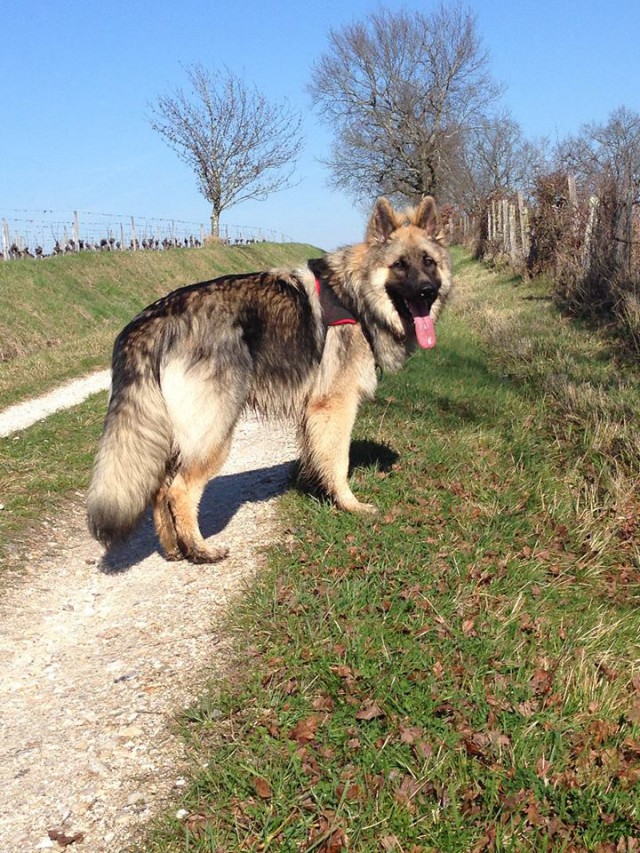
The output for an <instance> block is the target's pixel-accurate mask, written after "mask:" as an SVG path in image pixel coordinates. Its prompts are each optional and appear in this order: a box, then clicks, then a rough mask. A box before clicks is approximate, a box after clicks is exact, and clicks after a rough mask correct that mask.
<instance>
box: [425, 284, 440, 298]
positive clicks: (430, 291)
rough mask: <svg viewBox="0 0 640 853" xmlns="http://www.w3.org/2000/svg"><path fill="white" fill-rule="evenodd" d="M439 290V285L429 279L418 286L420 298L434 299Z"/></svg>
mask: <svg viewBox="0 0 640 853" xmlns="http://www.w3.org/2000/svg"><path fill="white" fill-rule="evenodd" d="M439 290H440V285H439V284H438V283H437V282H434V281H430V282H428V283H426V284H423V285H422V287H421V288H420V296H421V297H422V299H435V298H436V296H437V295H438V291H439Z"/></svg>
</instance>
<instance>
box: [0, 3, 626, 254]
mask: <svg viewBox="0 0 640 853" xmlns="http://www.w3.org/2000/svg"><path fill="white" fill-rule="evenodd" d="M384 5H386V6H387V7H388V8H391V9H400V8H405V9H419V10H422V11H428V10H429V9H430V8H433V4H432V3H430V2H422V3H415V2H406V3H398V2H395V0H389V2H388V3H386V4H384ZM468 5H469V8H471V9H472V10H473V11H475V12H476V14H477V22H478V29H479V33H480V35H481V37H482V39H483V43H484V46H485V47H486V48H487V49H488V51H489V54H490V68H491V71H492V73H493V76H494V77H495V78H496V79H497V80H498V81H501V82H503V83H504V84H506V86H507V90H506V93H505V95H504V103H505V105H506V106H507V107H508V108H509V109H510V110H511V111H512V113H513V116H514V118H515V119H516V120H517V121H518V122H519V123H520V124H521V125H522V127H523V130H524V132H525V134H526V135H527V136H528V137H530V138H538V137H542V136H546V137H549V138H550V139H551V141H555V140H556V139H558V138H563V137H565V136H567V135H568V134H570V133H574V132H576V131H578V129H579V128H580V126H581V125H582V124H583V123H585V122H589V121H603V120H605V119H606V117H607V115H608V114H609V113H610V112H611V111H612V110H613V109H615V108H616V107H618V106H621V105H625V106H627V107H628V108H629V109H631V110H634V111H638V112H640V46H639V42H638V38H639V34H640V0H617V2H616V3H611V4H609V3H604V2H602V0H597V2H596V0H510V2H506V0H475V2H470V3H469V4H468ZM379 6H380V4H379V3H377V2H370V0H323V2H321V3H315V2H300V0H296V2H292V0H281V1H280V2H268V0H260V2H256V0H227V2H219V0H182V2H180V3H178V2H170V0H154V2H149V1H148V0H142V2H140V0H138V2H136V0H110V2H108V3H105V2H95V1H94V0H82V2H80V0H66V2H64V3H62V2H58V0H2V2H1V5H0V9H1V12H2V17H1V22H2V23H1V28H2V40H1V45H0V81H2V85H1V90H0V91H1V92H2V95H1V96H0V218H1V217H3V216H5V215H9V216H10V215H14V214H12V213H11V211H15V210H30V211H36V210H40V209H55V210H61V211H64V210H74V209H79V210H87V211H96V212H104V213H119V214H134V215H136V216H155V217H167V218H176V219H183V220H188V221H197V222H200V221H202V222H205V223H206V222H207V221H208V215H209V210H208V205H207V203H206V202H205V201H204V199H202V198H201V196H199V194H198V192H197V187H196V181H195V178H194V176H193V174H192V173H191V172H190V171H189V169H188V168H187V167H186V166H184V165H183V164H182V163H181V162H180V161H179V159H178V158H177V156H176V155H175V153H174V152H172V151H171V150H170V149H169V148H167V147H166V145H165V144H164V143H163V142H162V140H161V138H160V137H158V136H157V135H156V134H155V133H154V132H153V131H152V130H151V128H150V127H149V125H148V123H147V121H146V120H145V114H146V113H147V112H148V108H147V104H148V102H149V101H151V100H153V99H154V97H155V96H156V95H157V94H159V93H161V92H164V91H167V90H169V89H172V88H174V87H176V86H178V85H183V83H184V75H183V71H182V66H184V65H189V64H192V63H196V62H200V63H202V64H203V65H205V66H209V67H212V66H214V65H216V64H220V63H224V64H226V65H227V66H229V67H230V68H231V69H232V70H233V71H235V72H236V73H238V74H242V75H244V76H245V77H246V79H247V80H249V81H252V82H255V83H256V84H257V85H258V86H259V87H260V88H261V89H262V90H263V91H264V92H265V94H267V95H268V96H269V97H272V98H274V99H278V100H281V99H283V98H288V99H289V100H290V101H291V102H292V103H293V104H294V105H295V106H297V107H299V108H300V109H301V110H302V111H303V112H304V114H305V138H306V150H305V154H304V157H303V159H302V161H301V163H300V166H299V178H300V183H299V184H298V186H296V187H295V188H293V189H290V190H287V191H284V192H281V193H278V194H276V195H273V196H271V197H270V198H269V199H268V200H267V201H264V202H259V203H258V202H255V203H254V202H250V203H245V204H243V205H241V206H238V207H236V208H233V209H230V210H229V211H227V212H226V213H225V214H224V215H223V223H224V222H226V223H228V224H239V225H255V226H262V227H264V228H270V229H274V230H276V231H278V232H282V233H284V234H286V235H288V236H290V237H292V238H293V239H295V240H299V241H304V242H311V243H314V244H316V245H319V246H322V247H323V248H327V249H330V248H334V247H335V246H336V245H339V244H342V243H348V242H353V241H356V240H359V239H360V238H361V236H362V233H363V229H364V213H363V211H361V210H358V209H357V208H356V207H355V206H354V205H353V203H352V202H351V200H350V199H349V198H347V197H346V196H344V195H342V194H340V193H336V192H334V191H330V190H329V189H328V187H327V177H328V176H327V173H326V170H325V168H324V167H323V166H321V165H320V163H319V162H318V158H322V157H323V155H325V154H326V152H327V151H328V147H329V143H330V136H329V133H328V131H327V129H326V128H325V127H323V126H322V125H321V124H320V122H319V121H318V119H317V118H316V117H315V116H314V114H313V112H312V110H311V105H310V102H309V98H308V96H307V94H306V91H305V86H306V84H307V82H308V80H309V72H310V68H311V65H312V63H313V61H314V59H315V58H316V57H317V56H318V55H319V54H320V53H321V52H322V51H323V50H324V48H325V46H326V34H327V31H328V29H329V28H330V27H339V26H340V25H341V24H343V23H346V22H348V21H351V20H354V19H358V18H361V17H362V16H364V15H366V14H367V13H369V12H371V11H374V10H375V9H377V8H379Z"/></svg>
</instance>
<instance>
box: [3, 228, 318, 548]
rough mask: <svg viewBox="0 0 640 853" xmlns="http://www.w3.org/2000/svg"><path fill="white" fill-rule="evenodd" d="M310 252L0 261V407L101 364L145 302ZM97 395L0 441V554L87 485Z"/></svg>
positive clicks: (96, 430) (287, 248) (98, 422)
mask: <svg viewBox="0 0 640 853" xmlns="http://www.w3.org/2000/svg"><path fill="white" fill-rule="evenodd" d="M314 254H319V252H318V250H317V249H314V248H312V247H310V246H303V245H299V244H274V243H256V244H253V245H250V246H238V247H235V246H234V247H224V246H219V245H215V244H208V245H207V246H205V247H204V248H202V249H188V250H186V249H178V250H172V251H169V252H137V253H132V252H127V253H123V254H119V253H113V254H111V253H105V254H98V255H95V254H90V253H86V254H80V255H71V256H65V257H60V258H50V259H45V260H42V261H35V260H33V261H30V260H23V261H11V262H8V263H7V262H5V263H0V409H3V408H5V407H6V406H8V405H10V404H12V403H16V402H20V401H22V400H24V399H27V398H29V397H30V396H33V395H35V394H39V393H42V392H44V391H48V390H50V389H52V388H54V387H56V386H57V385H58V384H60V383H61V382H63V381H64V380H67V379H70V378H74V377H77V376H79V375H81V374H83V373H87V372H91V371H92V370H97V369H101V368H105V367H108V366H109V362H110V358H111V348H112V346H113V340H114V338H115V336H116V334H117V333H118V332H119V331H120V329H121V328H122V327H123V326H124V325H125V324H126V323H127V322H128V321H129V320H130V319H131V318H132V317H133V316H134V315H135V314H136V313H137V312H138V311H139V310H140V309H141V308H143V307H144V306H145V305H148V304H149V303H150V302H153V301H154V300H155V299H157V298H158V297H160V296H162V295H164V294H165V293H168V292H169V291H170V290H173V289H174V288H176V287H180V286H182V285H184V284H189V283H191V282H195V281H203V280H206V279H209V278H213V277H215V276H216V275H221V274H222V273H227V272H228V273H236V272H243V271H251V270H256V269H268V268H269V267H272V266H286V265H291V264H297V263H300V262H301V261H302V260H304V259H306V258H308V257H311V256H312V255H314ZM105 404H106V394H100V395H96V396H94V397H92V398H90V399H89V400H88V401H87V402H86V403H84V404H83V405H81V406H78V407H75V408H74V409H72V410H70V411H68V412H61V413H59V414H57V415H55V416H53V417H51V418H49V419H48V420H46V421H44V422H42V423H40V424H37V425H35V426H33V427H31V428H30V429H28V430H24V431H22V432H19V433H16V434H14V435H13V436H10V437H9V438H3V439H0V504H2V505H3V507H4V508H3V509H2V510H0V557H1V555H2V551H3V548H4V546H6V545H7V544H8V543H9V544H11V545H13V546H14V547H15V546H16V545H19V544H20V542H21V541H22V540H23V539H25V538H26V539H27V540H28V537H29V531H30V528H31V526H32V525H33V524H34V523H35V522H36V521H38V520H40V519H42V518H43V517H46V516H47V515H49V514H52V513H55V512H56V510H59V508H60V506H61V505H62V504H63V503H64V502H65V501H66V500H67V498H68V497H69V496H73V497H75V495H74V493H75V492H77V490H80V489H84V488H85V487H86V485H87V483H88V477H89V474H90V471H91V465H92V460H93V455H94V453H95V448H96V442H97V440H98V436H99V434H100V430H101V428H102V421H103V418H104V412H105Z"/></svg>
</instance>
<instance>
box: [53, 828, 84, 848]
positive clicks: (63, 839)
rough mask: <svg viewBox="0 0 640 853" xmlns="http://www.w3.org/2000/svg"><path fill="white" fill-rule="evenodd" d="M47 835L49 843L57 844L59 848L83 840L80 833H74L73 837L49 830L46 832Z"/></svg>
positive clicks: (82, 835) (59, 831)
mask: <svg viewBox="0 0 640 853" xmlns="http://www.w3.org/2000/svg"><path fill="white" fill-rule="evenodd" d="M47 835H48V836H49V838H50V839H51V841H55V842H57V843H58V844H59V845H60V847H68V846H69V845H70V844H75V843H76V841H83V840H84V834H83V833H82V832H76V833H75V835H66V834H65V833H64V832H62V831H61V830H59V829H50V830H49V831H48V832H47Z"/></svg>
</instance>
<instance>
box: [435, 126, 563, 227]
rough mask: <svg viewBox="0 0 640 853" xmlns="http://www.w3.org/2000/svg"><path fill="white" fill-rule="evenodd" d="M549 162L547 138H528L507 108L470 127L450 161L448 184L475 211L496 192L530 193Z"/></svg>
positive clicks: (457, 196)
mask: <svg viewBox="0 0 640 853" xmlns="http://www.w3.org/2000/svg"><path fill="white" fill-rule="evenodd" d="M547 164H548V154H547V142H546V140H539V141H537V142H531V141H529V140H527V139H526V138H525V136H524V134H523V132H522V128H521V127H520V125H519V124H518V123H517V122H516V121H515V120H514V119H513V118H512V116H511V115H510V114H509V113H508V112H505V111H503V112H500V113H498V114H497V115H494V116H491V117H486V118H482V119H480V121H478V122H477V124H476V125H474V126H473V127H471V128H469V129H468V130H467V131H466V133H465V139H464V144H462V145H461V146H460V148H459V150H458V152H457V156H456V157H455V159H454V160H453V161H452V163H451V165H450V170H449V171H450V174H449V178H448V184H449V185H450V187H451V188H452V195H453V197H454V198H455V200H456V201H457V202H458V204H460V205H462V206H463V207H465V208H466V209H467V210H469V211H472V210H475V209H477V208H478V206H479V205H480V204H481V203H482V202H483V201H484V200H485V199H486V198H488V196H490V195H491V194H493V193H499V194H504V193H515V192H516V191H520V192H522V193H523V194H524V195H525V196H527V195H530V193H531V190H532V188H533V185H534V183H535V180H536V177H537V176H538V175H539V174H541V173H543V172H545V171H546V169H547Z"/></svg>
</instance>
